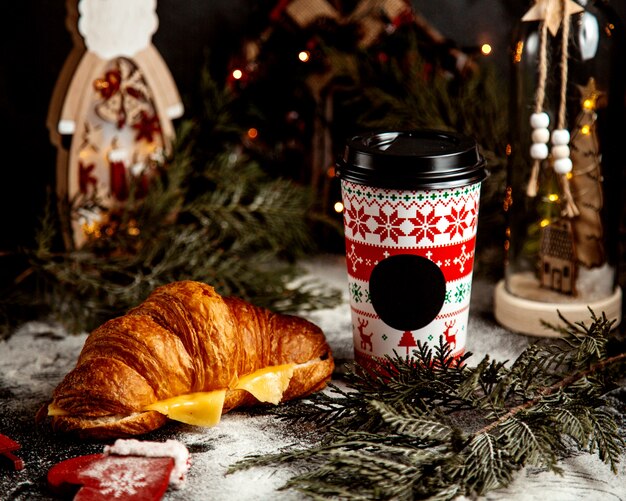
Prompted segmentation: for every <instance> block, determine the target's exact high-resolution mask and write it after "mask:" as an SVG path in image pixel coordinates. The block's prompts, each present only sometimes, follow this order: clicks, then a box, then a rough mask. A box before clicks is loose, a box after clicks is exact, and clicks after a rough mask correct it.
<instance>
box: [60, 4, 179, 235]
mask: <svg viewBox="0 0 626 501" xmlns="http://www.w3.org/2000/svg"><path fill="white" fill-rule="evenodd" d="M76 7H77V8H76ZM67 24H68V27H69V29H70V31H71V32H72V35H73V39H74V43H75V47H74V50H73V51H72V53H71V54H70V56H69V57H68V60H67V61H66V64H65V67H64V68H63V71H62V72H61V75H60V77H59V80H58V82H57V88H56V89H55V93H54V95H53V99H52V102H51V104H50V113H49V118H48V126H49V128H50V130H51V135H52V140H53V142H54V143H55V145H56V146H57V149H58V155H57V195H58V197H59V200H60V201H62V202H64V203H67V206H68V207H69V214H70V223H69V224H68V228H67V229H66V231H65V234H64V236H65V242H66V245H67V246H68V247H72V246H81V245H82V244H83V243H84V242H85V241H86V240H87V239H89V238H97V237H99V236H100V235H99V231H100V228H101V227H102V225H103V224H104V223H106V221H107V220H108V219H109V218H110V217H111V214H113V213H114V212H115V211H116V210H118V209H120V208H121V207H123V205H124V203H126V202H127V201H128V200H129V199H133V200H140V199H141V197H142V196H143V194H145V190H146V189H147V183H148V181H149V179H150V176H152V175H154V174H155V172H156V170H157V167H158V166H159V165H160V164H161V161H162V158H163V157H164V155H165V154H166V153H167V152H168V150H169V148H170V145H171V141H172V139H173V137H174V127H173V124H172V120H173V119H175V118H178V117H180V116H181V115H182V114H183V105H182V103H181V99H180V96H179V94H178V91H177V89H176V85H175V83H174V80H173V78H172V76H171V74H170V72H169V70H168V68H167V66H166V64H165V62H164V61H163V59H162V58H161V56H160V54H159V53H158V51H157V49H156V48H155V47H154V45H153V44H152V41H151V40H152V35H153V34H154V33H155V32H156V29H157V26H158V19H157V15H156V1H155V0H133V1H132V2H129V1H127V0H80V1H79V2H78V4H77V5H76V1H75V0H74V1H69V2H68V22H67ZM74 30H77V31H74Z"/></svg>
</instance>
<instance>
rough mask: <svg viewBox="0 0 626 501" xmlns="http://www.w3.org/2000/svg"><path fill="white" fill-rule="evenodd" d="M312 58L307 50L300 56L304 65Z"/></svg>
mask: <svg viewBox="0 0 626 501" xmlns="http://www.w3.org/2000/svg"><path fill="white" fill-rule="evenodd" d="M310 58H311V53H310V52H309V51H307V50H301V51H300V53H299V54H298V59H300V61H302V62H303V63H306V62H307V61H308V60H309V59H310Z"/></svg>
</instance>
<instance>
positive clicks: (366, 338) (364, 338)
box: [358, 318, 374, 351]
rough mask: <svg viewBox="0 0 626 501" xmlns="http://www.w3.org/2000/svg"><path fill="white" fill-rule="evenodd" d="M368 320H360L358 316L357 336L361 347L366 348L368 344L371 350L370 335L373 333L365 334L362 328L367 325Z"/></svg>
mask: <svg viewBox="0 0 626 501" xmlns="http://www.w3.org/2000/svg"><path fill="white" fill-rule="evenodd" d="M368 323H369V322H368V321H367V320H362V319H360V318H359V327H358V329H359V336H361V349H362V350H365V349H367V347H368V346H369V350H370V351H372V350H373V349H374V347H373V346H372V335H373V334H374V333H373V332H370V333H369V334H365V332H364V329H365V327H367V324H368Z"/></svg>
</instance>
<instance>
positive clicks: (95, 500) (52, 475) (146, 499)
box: [48, 454, 174, 501]
mask: <svg viewBox="0 0 626 501" xmlns="http://www.w3.org/2000/svg"><path fill="white" fill-rule="evenodd" d="M173 468H174V459H172V458H169V457H138V456H114V455H108V454H91V455H88V456H79V457H75V458H72V459H68V460H66V461H62V462H60V463H58V464H56V465H55V466H53V467H52V468H51V469H50V470H49V471H48V486H49V487H50V489H51V490H52V491H53V492H54V493H56V494H59V495H72V494H73V493H74V492H76V489H77V488H78V492H76V494H75V496H74V501H105V500H110V499H124V500H125V501H154V500H158V499H161V498H162V497H163V495H164V494H165V491H166V490H167V487H168V484H169V481H170V474H171V472H172V469H173Z"/></svg>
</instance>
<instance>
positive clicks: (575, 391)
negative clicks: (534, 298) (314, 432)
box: [231, 312, 626, 500]
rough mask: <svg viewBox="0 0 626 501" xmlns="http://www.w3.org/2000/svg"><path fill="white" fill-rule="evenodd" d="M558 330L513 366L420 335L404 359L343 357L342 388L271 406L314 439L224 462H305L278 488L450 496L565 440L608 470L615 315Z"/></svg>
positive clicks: (504, 476)
mask: <svg viewBox="0 0 626 501" xmlns="http://www.w3.org/2000/svg"><path fill="white" fill-rule="evenodd" d="M562 320H563V322H564V323H565V328H559V330H560V331H562V332H563V333H564V334H566V337H564V338H563V339H562V340H559V341H557V342H553V343H551V344H546V343H545V342H538V343H536V344H533V345H531V346H529V347H528V348H527V349H526V350H525V351H524V352H523V353H522V354H521V355H520V356H519V357H518V358H517V359H516V360H515V361H513V363H512V364H510V365H509V364H508V363H506V362H496V361H492V360H490V357H489V356H488V355H487V356H485V357H484V358H483V359H482V360H481V361H480V362H479V364H478V365H477V366H476V367H469V366H468V365H467V363H466V362H467V359H468V358H469V357H470V355H469V354H467V355H465V356H463V357H462V358H460V359H457V360H454V359H452V358H451V357H450V354H451V352H450V348H449V346H448V345H447V344H445V342H444V341H443V338H441V339H440V341H439V344H438V345H437V346H435V347H432V348H431V347H429V346H428V345H427V344H425V343H419V344H418V346H417V349H416V350H415V352H414V358H413V359H412V361H411V362H410V363H408V360H407V359H406V358H402V357H398V356H396V357H387V359H386V360H385V361H384V362H382V363H380V364H379V365H377V366H376V367H374V368H373V369H372V368H370V369H364V368H361V367H359V366H357V365H353V366H352V367H351V368H350V370H349V371H348V372H347V375H346V384H347V388H345V389H342V388H339V387H338V386H337V385H334V386H333V387H332V389H331V392H330V394H321V395H318V396H315V397H314V398H312V399H311V400H310V401H308V402H305V403H296V404H295V405H291V406H286V407H282V408H279V409H278V410H277V412H278V414H279V415H281V416H282V418H283V419H287V420H290V421H301V422H310V421H314V422H315V423H316V425H321V426H325V427H326V428H325V430H326V432H325V434H324V435H323V437H322V440H321V441H320V443H319V444H318V445H315V446H312V447H309V448H305V449H297V450H288V451H285V452H281V453H278V454H274V455H269V456H257V457H251V458H248V459H246V460H244V461H242V462H239V463H237V464H235V465H234V466H233V467H232V468H231V471H237V470H239V469H244V468H250V467H253V466H255V465H270V464H278V463H291V464H293V465H295V466H300V467H302V468H304V469H305V473H302V474H299V475H297V476H295V477H294V478H292V479H291V480H290V481H289V482H288V483H287V484H286V485H285V488H291V489H296V490H298V491H301V492H303V493H305V494H307V495H309V496H311V497H312V498H314V499H328V498H333V499H336V498H339V499H441V500H446V499H452V498H454V497H455V496H458V495H466V496H472V495H479V494H484V493H486V492H488V491H490V490H493V489H498V488H502V487H506V486H507V485H508V484H509V483H510V482H511V481H512V479H513V478H514V475H515V472H516V471H517V470H519V469H520V468H522V467H524V466H538V467H543V468H546V469H548V470H550V471H553V472H557V473H558V472H560V471H561V469H560V466H559V460H560V459H561V458H562V457H563V455H564V454H566V453H567V451H569V450H571V448H572V446H575V447H577V448H579V449H580V450H584V451H588V452H590V453H595V454H597V455H598V457H599V458H600V459H601V460H602V461H604V462H605V463H607V464H609V465H610V467H611V469H612V470H613V471H614V472H615V471H616V465H617V463H618V461H619V457H620V455H621V454H622V453H623V452H624V451H625V450H626V449H625V447H626V444H625V442H624V439H623V437H621V436H620V434H619V430H618V426H617V423H616V422H615V420H614V418H613V416H612V415H611V413H610V411H609V410H608V408H607V402H606V400H605V398H604V397H603V396H604V395H605V394H606V392H607V390H609V389H611V385H612V384H613V381H614V379H613V378H612V377H611V370H610V369H611V368H615V367H616V366H619V365H620V364H621V363H623V362H624V361H625V360H626V353H621V354H618V355H613V356H608V355H607V349H606V347H607V342H608V340H609V334H610V331H611V327H612V325H613V322H612V321H609V320H607V318H606V317H605V316H604V315H602V316H601V317H597V316H596V315H595V314H594V313H593V312H591V323H590V325H588V326H587V325H586V324H585V323H583V322H581V323H576V324H572V323H570V322H568V321H567V320H565V319H562Z"/></svg>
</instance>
